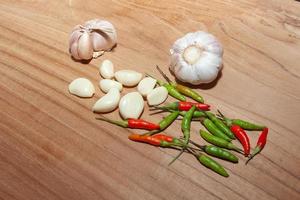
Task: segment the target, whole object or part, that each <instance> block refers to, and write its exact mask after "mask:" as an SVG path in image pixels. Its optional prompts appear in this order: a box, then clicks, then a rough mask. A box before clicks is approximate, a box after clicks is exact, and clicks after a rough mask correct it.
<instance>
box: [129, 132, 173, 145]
mask: <svg viewBox="0 0 300 200" xmlns="http://www.w3.org/2000/svg"><path fill="white" fill-rule="evenodd" d="M128 138H129V139H130V140H132V141H135V142H144V143H147V144H151V145H153V146H159V147H172V145H173V143H170V142H167V141H165V140H161V139H159V138H155V137H153V136H148V135H139V134H134V133H133V134H130V135H129V136H128Z"/></svg>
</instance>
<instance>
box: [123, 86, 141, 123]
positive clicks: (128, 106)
mask: <svg viewBox="0 0 300 200" xmlns="http://www.w3.org/2000/svg"><path fill="white" fill-rule="evenodd" d="M119 110H120V114H121V116H122V117H123V118H124V119H128V118H133V119H138V118H139V117H140V115H141V114H142V112H143V110H144V100H143V97H142V96H141V95H140V93H138V92H131V93H128V94H126V95H124V96H123V97H122V98H121V100H120V103H119Z"/></svg>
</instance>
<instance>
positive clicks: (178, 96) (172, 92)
mask: <svg viewBox="0 0 300 200" xmlns="http://www.w3.org/2000/svg"><path fill="white" fill-rule="evenodd" d="M147 76H150V77H152V78H154V79H155V80H156V81H157V83H158V84H159V85H160V86H163V87H165V88H166V89H167V91H168V93H169V95H171V96H172V97H174V98H175V99H178V100H180V101H186V98H185V96H183V95H182V94H180V92H178V90H176V88H175V87H174V86H172V85H171V84H170V83H165V82H163V81H161V80H158V79H156V78H155V77H154V76H152V75H150V74H147Z"/></svg>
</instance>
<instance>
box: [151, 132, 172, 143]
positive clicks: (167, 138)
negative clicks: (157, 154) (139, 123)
mask: <svg viewBox="0 0 300 200" xmlns="http://www.w3.org/2000/svg"><path fill="white" fill-rule="evenodd" d="M152 137H154V138H157V139H159V140H163V141H166V142H173V141H174V138H173V137H172V136H169V135H164V134H156V135H153V136H152Z"/></svg>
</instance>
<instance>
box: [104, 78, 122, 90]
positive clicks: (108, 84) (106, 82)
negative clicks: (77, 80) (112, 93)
mask: <svg viewBox="0 0 300 200" xmlns="http://www.w3.org/2000/svg"><path fill="white" fill-rule="evenodd" d="M99 86H100V89H101V90H102V91H103V92H105V93H107V92H108V91H109V90H110V89H111V88H117V89H118V90H119V91H120V92H121V91H122V89H123V86H122V84H121V83H119V82H117V81H114V80H111V79H102V80H101V81H99Z"/></svg>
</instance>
